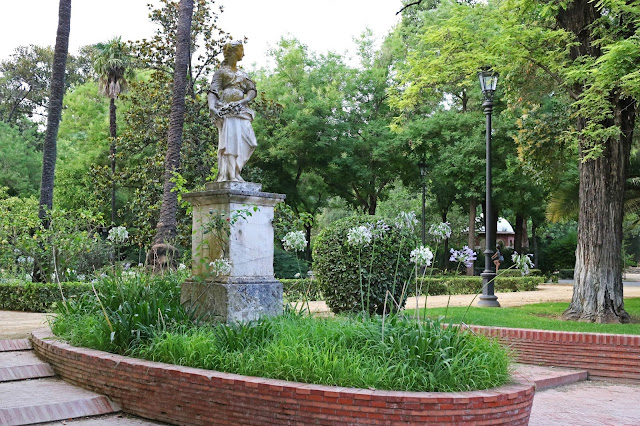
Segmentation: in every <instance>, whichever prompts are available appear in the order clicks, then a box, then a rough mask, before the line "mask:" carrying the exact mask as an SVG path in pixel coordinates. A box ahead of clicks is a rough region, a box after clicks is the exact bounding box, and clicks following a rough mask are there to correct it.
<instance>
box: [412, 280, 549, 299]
mask: <svg viewBox="0 0 640 426" xmlns="http://www.w3.org/2000/svg"><path fill="white" fill-rule="evenodd" d="M418 280H419V281H420V280H421V281H422V294H425V293H426V292H427V288H428V289H429V295H431V296H437V295H442V294H476V293H479V292H481V291H482V277H467V276H455V277H431V278H430V277H425V278H419V279H418ZM542 281H544V277H530V276H525V277H523V276H521V275H519V276H516V277H499V278H496V279H495V291H497V292H516V291H533V290H537V289H538V284H540V283H542ZM415 286H416V282H415V280H413V281H412V282H411V284H410V285H409V288H407V292H408V293H409V296H415V295H416V288H415Z"/></svg>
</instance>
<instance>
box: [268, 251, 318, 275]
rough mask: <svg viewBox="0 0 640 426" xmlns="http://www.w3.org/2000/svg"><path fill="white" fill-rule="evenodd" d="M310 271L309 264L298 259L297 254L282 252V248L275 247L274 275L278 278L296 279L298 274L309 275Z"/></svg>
mask: <svg viewBox="0 0 640 426" xmlns="http://www.w3.org/2000/svg"><path fill="white" fill-rule="evenodd" d="M307 271H309V263H308V262H307V261H306V260H304V259H300V258H298V256H297V255H296V253H291V252H288V251H285V250H282V249H281V248H280V247H278V246H276V247H274V251H273V274H274V275H275V277H276V278H285V279H286V278H288V279H291V278H295V277H296V274H302V276H303V277H304V276H306V275H307Z"/></svg>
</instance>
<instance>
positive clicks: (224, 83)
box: [208, 41, 258, 182]
mask: <svg viewBox="0 0 640 426" xmlns="http://www.w3.org/2000/svg"><path fill="white" fill-rule="evenodd" d="M243 56H244V46H243V45H242V42H241V41H232V42H231V43H227V44H225V46H224V62H222V66H221V67H220V69H218V70H217V71H216V72H215V74H214V75H213V79H212V81H211V87H210V89H209V95H208V100H209V109H210V110H211V116H212V118H213V121H214V123H215V124H216V127H217V128H218V139H219V143H218V178H217V179H216V182H225V181H235V182H244V180H243V179H242V177H240V172H241V171H242V168H243V167H244V165H245V164H246V163H247V161H248V160H249V157H251V154H253V150H254V149H255V148H256V146H257V145H258V143H257V141H256V135H255V133H254V132H253V127H251V122H252V121H253V117H254V116H255V112H254V111H253V110H252V109H250V108H249V107H248V106H247V105H248V104H249V102H251V100H253V99H254V98H255V97H256V84H255V83H254V82H253V81H251V79H250V78H249V76H248V75H247V73H245V72H244V71H242V70H239V69H238V68H237V66H236V64H237V62H238V61H240V60H241V59H242V57H243Z"/></svg>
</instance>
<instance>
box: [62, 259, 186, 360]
mask: <svg viewBox="0 0 640 426" xmlns="http://www.w3.org/2000/svg"><path fill="white" fill-rule="evenodd" d="M185 278H186V277H185V274H184V273H170V274H165V275H147V274H145V273H137V272H134V271H116V273H115V274H110V275H107V276H105V277H101V278H100V279H99V280H98V282H96V283H95V291H96V294H97V296H96V294H94V293H93V292H91V293H89V294H85V295H83V296H82V297H79V298H77V299H75V300H70V301H69V302H68V303H67V305H66V306H61V305H58V308H57V311H56V317H55V320H54V322H53V324H52V330H53V332H54V333H55V334H56V335H58V336H61V337H63V338H64V339H66V340H69V342H70V343H72V344H74V345H78V346H88V347H92V348H95V349H100V350H106V351H110V352H116V353H122V354H124V353H127V352H128V351H129V350H130V349H131V348H133V347H135V346H136V345H138V344H140V342H142V341H145V340H147V339H149V338H150V337H151V336H152V335H153V334H154V333H156V332H162V331H165V330H169V329H173V328H174V327H177V326H178V325H184V324H186V323H187V322H188V321H189V316H188V314H187V312H186V311H185V310H184V309H183V307H182V305H181V304H180V285H181V283H182V282H183V281H184V279H185Z"/></svg>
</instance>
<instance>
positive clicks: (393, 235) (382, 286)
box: [313, 216, 417, 314]
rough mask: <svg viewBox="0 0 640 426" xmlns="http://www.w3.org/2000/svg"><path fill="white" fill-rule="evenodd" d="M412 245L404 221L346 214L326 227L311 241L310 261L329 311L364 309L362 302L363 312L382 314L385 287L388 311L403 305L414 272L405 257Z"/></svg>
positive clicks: (407, 257)
mask: <svg viewBox="0 0 640 426" xmlns="http://www.w3.org/2000/svg"><path fill="white" fill-rule="evenodd" d="M362 227H364V228H362ZM365 228H366V230H367V231H368V232H365ZM369 236H370V238H369ZM416 244H417V240H416V239H415V237H414V235H413V233H412V232H411V230H410V229H408V228H407V227H405V226H404V225H403V222H402V221H396V223H392V221H387V222H385V221H384V220H382V219H381V218H379V217H376V216H353V217H348V218H344V219H341V220H338V221H336V222H334V223H332V224H331V225H329V226H328V227H327V228H325V229H324V230H323V231H322V232H321V233H320V234H319V235H318V237H317V238H316V240H315V244H314V250H313V259H314V264H313V265H314V273H315V274H316V277H317V280H318V288H319V290H320V291H321V292H322V294H323V295H324V297H325V301H326V303H327V305H328V306H329V308H330V309H331V311H333V312H335V313H341V312H354V313H358V312H362V311H363V306H362V301H363V300H364V310H366V309H367V307H368V310H369V313H372V314H373V313H378V314H382V313H384V312H385V307H384V306H385V295H386V294H387V291H388V292H389V294H390V295H389V297H388V298H387V307H386V312H387V313H388V312H390V310H391V308H392V307H393V308H394V309H393V310H394V311H395V310H396V309H395V307H396V303H397V304H399V305H400V306H404V303H405V301H406V291H405V292H403V287H404V284H405V283H406V282H407V281H408V280H409V278H410V276H411V273H412V270H413V264H411V263H410V261H409V256H410V253H411V250H413V249H414V248H415V247H416ZM361 289H362V291H361ZM391 296H393V297H391ZM393 300H395V302H393Z"/></svg>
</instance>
